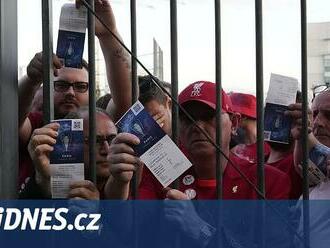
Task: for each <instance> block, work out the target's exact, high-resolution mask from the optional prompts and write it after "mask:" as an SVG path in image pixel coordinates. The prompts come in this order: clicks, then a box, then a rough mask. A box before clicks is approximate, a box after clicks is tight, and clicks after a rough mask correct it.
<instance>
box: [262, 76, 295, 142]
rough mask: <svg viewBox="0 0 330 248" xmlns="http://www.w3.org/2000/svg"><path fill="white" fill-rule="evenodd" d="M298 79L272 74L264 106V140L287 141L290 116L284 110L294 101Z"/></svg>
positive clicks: (289, 129)
mask: <svg viewBox="0 0 330 248" xmlns="http://www.w3.org/2000/svg"><path fill="white" fill-rule="evenodd" d="M297 91H298V80H297V79H295V78H290V77H285V76H281V75H277V74H272V75H271V78H270V84H269V89H268V93H267V98H266V107H265V130H264V135H265V140H267V141H271V142H278V143H284V144H288V143H289V137H290V131H291V118H290V117H289V116H286V115H285V114H284V112H285V111H286V110H288V105H290V104H292V103H295V102H296V95H297Z"/></svg>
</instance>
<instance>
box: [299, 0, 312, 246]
mask: <svg viewBox="0 0 330 248" xmlns="http://www.w3.org/2000/svg"><path fill="white" fill-rule="evenodd" d="M306 9H307V8H306V0H301V1H300V11H301V17H300V18H301V93H302V110H303V111H302V112H303V118H302V121H303V128H302V144H301V145H302V153H303V161H302V168H303V199H304V203H303V223H304V224H303V230H304V247H310V236H309V234H310V232H309V230H310V228H309V202H308V199H309V187H308V176H307V175H308V170H307V168H308V145H307V141H308V112H307V109H308V85H307V15H306Z"/></svg>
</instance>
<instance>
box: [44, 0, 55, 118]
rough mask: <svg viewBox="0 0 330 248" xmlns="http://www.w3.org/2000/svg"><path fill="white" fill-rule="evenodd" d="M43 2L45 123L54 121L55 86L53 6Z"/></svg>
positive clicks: (50, 1) (50, 2) (45, 1)
mask: <svg viewBox="0 0 330 248" xmlns="http://www.w3.org/2000/svg"><path fill="white" fill-rule="evenodd" d="M41 2H42V54H43V56H42V62H43V121H44V124H46V123H49V122H50V121H51V120H53V119H54V98H53V92H54V85H53V6H52V0H43V1H41Z"/></svg>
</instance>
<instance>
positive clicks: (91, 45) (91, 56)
mask: <svg viewBox="0 0 330 248" xmlns="http://www.w3.org/2000/svg"><path fill="white" fill-rule="evenodd" d="M88 2H89V4H90V6H91V8H92V10H94V0H89V1H88ZM88 82H89V93H88V94H89V165H90V177H91V178H90V179H91V180H92V182H94V183H95V184H96V150H95V147H96V117H95V115H96V110H95V107H96V104H95V88H96V87H95V19H94V15H93V14H92V13H91V12H90V11H88Z"/></svg>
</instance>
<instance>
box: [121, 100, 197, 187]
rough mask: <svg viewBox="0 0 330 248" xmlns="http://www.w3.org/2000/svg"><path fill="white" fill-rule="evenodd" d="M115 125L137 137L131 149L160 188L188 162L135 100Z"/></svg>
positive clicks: (186, 165) (176, 176)
mask: <svg viewBox="0 0 330 248" xmlns="http://www.w3.org/2000/svg"><path fill="white" fill-rule="evenodd" d="M116 126H117V127H118V131H119V132H120V133H122V132H126V133H131V134H134V135H135V136H137V137H138V138H139V139H140V144H139V145H136V146H135V147H133V148H134V151H135V152H136V154H137V156H139V157H140V159H141V160H142V162H143V163H144V164H145V165H146V166H147V168H148V169H149V170H150V171H151V172H152V174H153V175H154V176H155V177H156V178H157V179H158V181H159V182H160V183H161V184H162V185H163V186H164V187H167V186H168V185H170V184H171V183H172V182H173V181H174V180H175V179H177V178H178V177H179V176H181V174H182V173H184V172H185V171H186V170H187V169H188V168H189V167H190V166H191V165H192V164H191V163H190V161H189V160H188V159H187V158H186V156H185V155H184V154H183V153H182V152H181V151H180V149H179V148H178V147H177V146H176V144H175V143H174V142H173V141H172V140H171V138H170V137H169V136H168V135H167V134H166V133H165V132H164V131H163V130H162V129H161V128H160V126H159V125H158V124H157V122H156V121H155V120H154V119H153V118H152V117H151V116H150V115H149V113H148V112H147V111H146V110H145V109H144V107H143V105H142V104H141V103H140V102H139V101H137V102H136V103H135V104H134V105H133V106H132V107H131V108H130V109H129V110H128V111H127V112H126V114H125V115H123V116H122V118H121V119H120V120H119V121H118V122H117V124H116Z"/></svg>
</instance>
